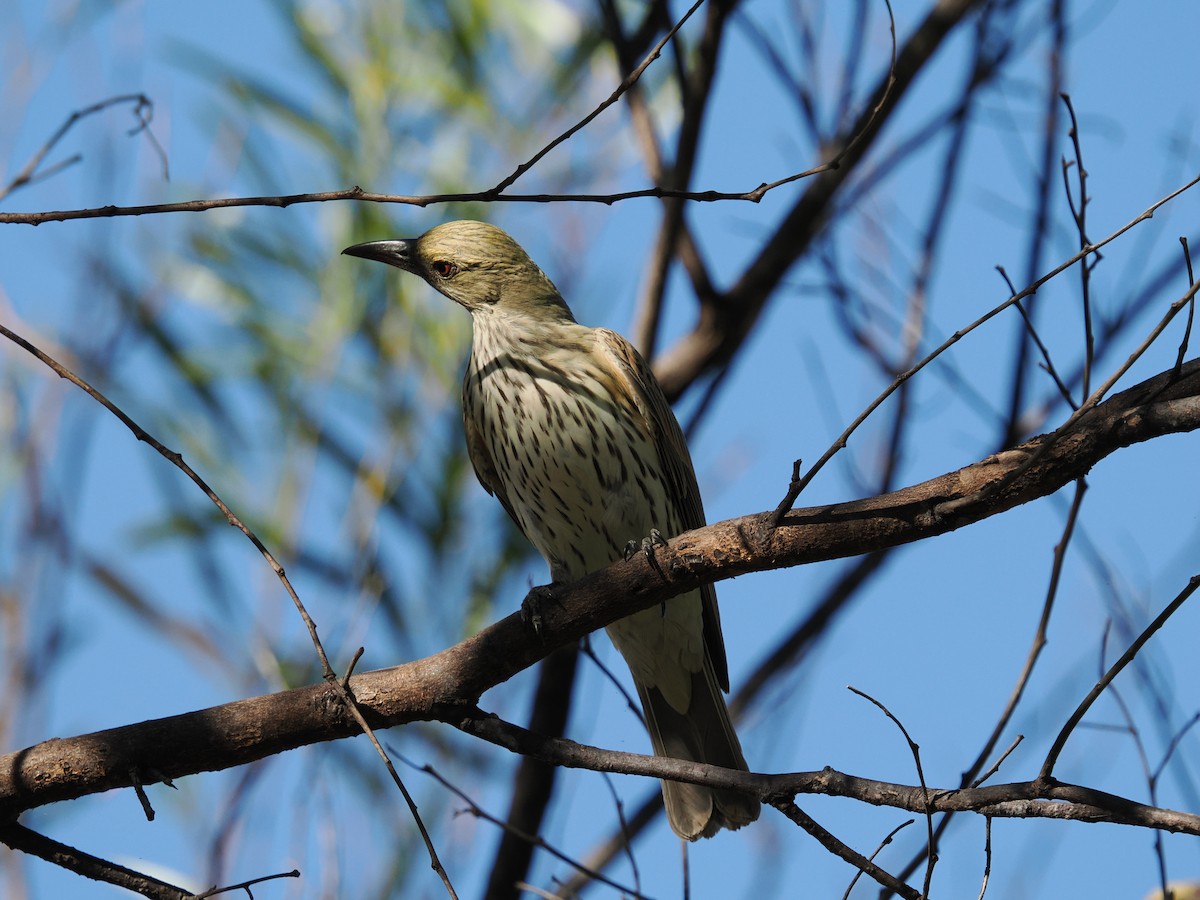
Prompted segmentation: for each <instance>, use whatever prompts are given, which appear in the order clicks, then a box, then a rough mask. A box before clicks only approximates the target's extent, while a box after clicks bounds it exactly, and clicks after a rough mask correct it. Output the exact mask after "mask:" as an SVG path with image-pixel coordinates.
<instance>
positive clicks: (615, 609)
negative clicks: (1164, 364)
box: [0, 361, 1200, 819]
mask: <svg viewBox="0 0 1200 900" xmlns="http://www.w3.org/2000/svg"><path fill="white" fill-rule="evenodd" d="M1197 429H1200V361H1192V362H1191V363H1188V364H1187V365H1185V366H1183V368H1182V370H1181V371H1180V373H1179V377H1178V378H1176V377H1174V373H1173V372H1167V373H1164V374H1162V375H1158V376H1156V377H1155V378H1152V379H1150V380H1148V381H1145V382H1143V383H1142V384H1139V385H1137V386H1136V387H1133V388H1130V389H1129V390H1127V391H1124V392H1122V393H1120V394H1117V395H1115V396H1113V397H1112V398H1110V399H1109V400H1107V401H1105V402H1104V403H1101V404H1100V405H1098V406H1096V407H1095V408H1093V409H1091V410H1089V411H1088V412H1087V413H1085V414H1084V415H1083V416H1081V417H1080V418H1078V419H1076V420H1074V421H1073V422H1072V423H1071V424H1070V425H1069V426H1068V427H1066V428H1064V429H1063V430H1062V431H1061V433H1060V432H1054V433H1052V434H1048V435H1041V436H1039V437H1037V438H1034V439H1033V440H1031V441H1027V442H1026V443H1024V444H1022V445H1020V446H1019V447H1015V448H1013V449H1011V450H1007V451H1004V452H1002V453H999V454H995V455H993V456H989V457H987V458H986V459H983V460H981V461H979V462H977V463H975V464H973V465H970V466H967V467H965V468H963V469H960V470H958V471H957V472H951V473H949V474H946V475H942V476H939V477H938V478H934V479H931V480H929V481H926V482H923V483H921V484H918V485H914V486H912V487H908V488H904V489H902V490H899V491H893V492H892V493H889V494H883V495H880V496H878V497H872V498H869V499H866V500H857V501H852V502H849V503H839V504H834V505H831V506H822V507H811V508H807V509H798V510H793V511H792V512H790V513H788V514H787V516H785V517H784V519H783V521H782V523H781V524H780V525H779V526H778V527H775V526H773V524H772V522H773V516H774V514H773V513H772V512H771V511H767V512H762V513H757V514H755V515H750V516H744V517H742V518H738V519H730V520H728V521H725V522H719V523H717V524H715V525H710V526H708V527H706V528H702V529H697V530H696V531H692V532H688V533H686V534H683V535H680V536H679V537H677V538H675V539H674V540H672V541H671V542H670V545H669V547H667V548H664V549H662V550H661V551H660V552H659V559H658V563H657V565H653V566H652V565H651V564H650V563H649V562H648V561H647V560H646V559H645V557H644V556H643V555H642V554H638V555H637V556H636V557H634V559H633V560H631V561H630V562H623V561H622V562H617V563H614V564H613V565H611V566H609V567H608V568H606V569H603V570H601V571H599V572H596V573H593V574H592V575H589V576H587V577H586V578H583V579H580V580H579V581H578V582H576V583H575V584H573V585H570V586H569V587H568V588H566V589H563V590H562V591H561V593H560V599H561V601H562V602H561V605H559V604H553V603H551V604H543V610H544V616H543V632H542V639H539V638H538V637H537V636H535V635H533V634H532V633H531V632H530V631H529V629H528V628H527V627H526V626H525V625H524V624H523V623H522V621H521V617H520V616H519V615H517V614H514V615H511V616H508V617H507V618H505V619H502V620H501V621H499V622H497V623H495V624H494V625H492V626H490V627H488V628H486V629H484V630H483V631H481V632H480V633H479V634H477V635H475V636H474V637H471V638H469V639H468V640H465V641H463V642H462V643H460V644H457V645H456V646H454V647H451V648H449V649H447V650H444V651H442V652H441V653H438V654H435V655H434V656H431V657H428V658H426V659H423V660H418V661H416V662H412V663H408V664H406V665H402V666H397V667H395V668H392V669H385V670H380V671H377V672H371V673H367V674H364V675H358V676H355V677H354V678H353V679H351V687H352V688H353V690H354V693H355V696H356V697H357V698H358V700H359V701H360V703H361V705H362V707H363V710H364V713H365V715H366V716H367V719H368V721H370V723H371V725H372V726H374V727H385V726H389V725H398V724H402V723H405V722H412V721H417V720H430V719H437V720H442V721H449V722H457V721H459V720H460V719H461V718H463V717H464V715H466V714H468V712H469V710H470V709H471V708H472V707H473V705H474V703H475V701H476V699H477V698H478V697H479V696H480V695H481V694H482V693H483V692H484V691H486V690H488V689H489V688H492V687H494V686H496V685H498V684H500V683H502V682H503V681H506V680H507V679H508V678H510V677H512V676H513V675H514V674H516V673H517V672H519V671H521V670H523V669H525V668H528V667H529V666H531V665H533V664H534V663H535V662H537V661H538V660H539V659H542V658H543V657H545V656H546V655H547V654H548V653H549V652H550V651H551V650H553V649H554V648H555V647H559V646H563V645H565V644H568V643H571V642H573V641H576V640H578V639H579V638H581V637H582V636H583V635H585V634H588V633H590V632H592V631H595V630H597V629H598V628H601V627H603V626H604V625H606V624H608V623H609V622H612V621H614V620H615V619H618V618H620V617H622V616H625V615H628V614H630V613H632V612H634V611H636V610H639V609H645V608H648V607H650V606H653V605H655V604H658V603H661V602H662V601H664V600H666V599H668V598H669V597H671V596H674V595H675V594H678V593H682V592H683V591H686V590H690V589H692V588H694V587H696V586H697V585H699V584H701V583H703V582H706V581H718V580H722V579H726V578H732V577H734V576H737V575H742V574H745V573H747V572H754V571H764V570H768V569H779V568H786V567H788V566H796V565H801V564H804V563H808V562H816V561H819V560H827V559H834V558H841V557H847V556H855V555H858V554H861V553H868V552H871V551H874V550H880V549H883V548H886V547H893V546H897V545H900V544H905V543H909V542H911V541H916V540H920V539H922V538H927V537H932V536H934V535H938V534H943V533H945V532H948V531H953V530H954V529H957V528H961V527H963V526H964V525H969V524H971V523H973V522H977V521H980V520H981V519H985V518H988V517H989V516H992V515H996V514H997V513H1001V512H1004V511H1005V510H1008V509H1011V508H1013V507H1015V506H1018V505H1020V504H1022V503H1028V502H1029V501H1031V500H1034V499H1037V498H1039V497H1044V496H1047V495H1049V494H1052V493H1054V492H1055V491H1057V490H1058V489H1059V488H1061V487H1063V486H1064V485H1066V484H1069V483H1070V482H1072V481H1074V480H1075V479H1076V478H1078V477H1079V476H1081V475H1083V474H1084V473H1086V472H1088V471H1089V470H1090V469H1091V468H1092V467H1093V466H1095V465H1096V463H1098V462H1099V461H1100V460H1102V459H1104V457H1106V456H1107V455H1109V454H1110V453H1113V452H1114V451H1116V450H1118V449H1120V448H1122V447H1127V446H1129V445H1131V444H1134V443H1138V442H1140V441H1146V440H1150V439H1153V438H1156V437H1160V436H1162V435H1165V434H1170V433H1178V432H1187V431H1194V430H1197ZM1047 447H1048V448H1049V449H1045V448H1047ZM1035 453H1039V454H1040V456H1039V459H1038V462H1037V464H1036V465H1033V466H1029V467H1027V468H1024V470H1023V471H1021V474H1020V475H1019V477H1016V478H1010V477H1009V476H1010V475H1011V474H1012V473H1013V472H1016V471H1018V470H1019V469H1021V468H1022V466H1023V463H1024V462H1025V461H1026V460H1028V459H1029V458H1030V457H1031V455H1033V454H1035ZM996 485H1000V487H998V488H995V489H993V487H994V486H996ZM969 497H977V498H979V499H977V500H975V501H973V502H968V503H966V504H962V505H955V506H953V514H951V515H941V514H939V512H938V510H939V508H943V509H944V508H946V505H947V504H948V502H949V501H954V500H959V499H961V498H969ZM660 569H661V570H662V571H663V572H665V573H666V574H667V579H664V578H663V576H662V575H660V574H659V570H660ZM357 731H358V727H357V726H356V724H355V723H354V722H353V720H352V719H350V718H349V716H347V714H346V713H345V711H344V709H343V707H342V705H341V704H340V703H339V702H338V701H337V698H336V694H335V691H334V689H333V688H332V687H331V686H329V685H327V684H324V683H322V684H318V685H313V686H310V687H304V688H298V689H295V690H291V691H285V692H282V693H278V694H273V695H269V696H265V697H256V698H253V699H249V700H240V701H237V702H235V703H229V704H225V705H223V706H218V707H213V708H210V709H205V710H200V711H197V712H193V713H186V714H183V715H178V716H171V717H169V718H165V719H156V720H153V721H150V722H143V723H140V724H136V725H127V726H124V727H121V728H115V729H111V730H108V731H101V732H96V733H93V734H88V735H82V736H79V737H73V738H66V739H54V740H49V741H45V742H43V743H41V744H37V745H35V746H33V747H29V748H27V749H25V750H21V751H18V752H16V753H11V754H8V755H6V756H3V757H0V819H5V818H10V817H13V816H15V815H18V814H19V813H20V812H22V811H23V810H26V809H30V808H33V807H36V806H41V805H43V804H46V803H51V802H54V801H57V800H67V799H72V798H74V797H79V796H82V795H85V794H91V793H96V792H99V791H103V790H108V789H111V788H116V787H128V786H129V785H130V784H131V777H130V773H131V772H134V773H140V774H141V781H142V783H144V784H150V783H152V782H154V781H155V780H161V779H162V778H163V777H164V776H165V777H168V778H177V777H181V776H183V775H189V774H194V773H196V772H203V771H211V770H217V769H225V768H229V767H231V766H236V765H242V764H245V763H248V762H252V761H253V760H256V759H262V758H263V757H266V756H269V755H272V754H274V753H279V752H281V751H284V750H288V749H292V748H295V747H300V746H304V745H306V744H312V743H316V742H318V741H326V740H333V739H336V738H341V737H347V736H350V735H352V734H355V733H357Z"/></svg>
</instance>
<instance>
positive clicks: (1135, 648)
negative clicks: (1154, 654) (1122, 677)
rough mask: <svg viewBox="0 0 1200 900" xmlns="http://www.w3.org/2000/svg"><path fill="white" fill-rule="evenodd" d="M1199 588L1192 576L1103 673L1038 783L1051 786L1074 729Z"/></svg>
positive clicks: (1049, 755)
mask: <svg viewBox="0 0 1200 900" xmlns="http://www.w3.org/2000/svg"><path fill="white" fill-rule="evenodd" d="M1198 588H1200V575H1193V576H1192V577H1191V578H1190V579H1189V580H1188V583H1187V586H1186V587H1185V588H1184V589H1183V590H1181V591H1180V592H1179V593H1178V594H1177V595H1176V596H1175V599H1174V600H1172V601H1171V602H1170V603H1168V604H1167V606H1166V608H1165V609H1164V610H1163V611H1162V612H1160V613H1159V614H1158V615H1157V616H1156V617H1155V619H1154V621H1153V622H1151V623H1150V624H1149V625H1147V626H1146V628H1145V630H1143V631H1142V633H1141V634H1139V635H1138V636H1137V639H1136V640H1135V641H1134V642H1133V643H1132V644H1130V645H1129V648H1128V649H1127V650H1126V651H1125V652H1124V653H1122V654H1121V658H1120V659H1118V660H1117V661H1116V662H1115V663H1113V664H1112V666H1110V667H1109V669H1108V671H1107V672H1105V673H1104V676H1103V677H1102V678H1101V679H1100V680H1099V681H1098V682H1096V684H1095V686H1094V687H1093V688H1092V689H1091V690H1090V691H1089V692H1088V695H1087V696H1086V697H1084V698H1083V700H1082V702H1080V704H1079V706H1078V707H1076V709H1075V711H1074V712H1073V713H1071V716H1070V718H1069V719H1067V721H1066V724H1064V725H1063V727H1062V730H1061V731H1059V733H1058V737H1056V738H1055V739H1054V743H1053V744H1051V746H1050V752H1049V753H1047V754H1046V760H1045V762H1043V763H1042V768H1041V771H1040V772H1039V773H1038V781H1039V782H1046V783H1049V782H1050V780H1051V779H1052V777H1053V772H1054V765H1055V763H1057V762H1058V757H1059V754H1061V753H1062V750H1063V747H1064V746H1066V743H1067V738H1069V737H1070V736H1071V732H1072V731H1074V730H1075V727H1076V726H1077V725H1078V724H1079V722H1080V721H1081V720H1082V719H1083V717H1084V716H1085V715H1087V711H1088V710H1089V709H1091V708H1092V704H1093V703H1095V702H1096V700H1097V699H1098V698H1099V697H1100V695H1101V694H1102V693H1104V689H1105V688H1107V687H1108V686H1109V685H1110V684H1112V681H1113V679H1114V678H1116V677H1117V676H1118V675H1119V674H1120V673H1121V670H1122V669H1124V668H1125V667H1126V666H1127V665H1129V663H1130V662H1132V661H1133V658H1134V657H1135V656H1137V654H1138V653H1139V652H1140V651H1141V649H1142V647H1144V646H1145V644H1146V642H1147V641H1149V640H1150V638H1152V637H1153V636H1154V635H1155V633H1156V632H1157V631H1158V630H1159V629H1160V628H1162V627H1163V625H1165V624H1166V622H1167V620H1168V619H1169V618H1171V616H1173V615H1174V614H1175V612H1176V611H1177V610H1178V609H1179V607H1181V606H1183V604H1184V602H1185V601H1186V600H1187V599H1188V597H1190V596H1191V595H1192V594H1194V593H1195V592H1196V590H1197V589H1198Z"/></svg>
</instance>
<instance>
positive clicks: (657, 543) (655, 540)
mask: <svg viewBox="0 0 1200 900" xmlns="http://www.w3.org/2000/svg"><path fill="white" fill-rule="evenodd" d="M665 546H667V539H666V538H665V537H663V536H662V532H661V531H659V530H658V529H657V528H651V529H650V536H649V537H644V538H642V540H641V541H640V542H638V541H629V542H628V543H627V544H626V545H625V550H624V552H623V553H622V554H621V555H622V556H624V557H625V562H629V561H630V560H631V559H633V557H634V556H635V555H636V554H637V552H638V550H641V551H642V552H643V553H645V554H646V562H648V563H650V568H652V569H654V571H655V572H657V573H658V574H659V577H661V578H662V579H663V580H664V581H666V579H667V575H666V573H665V572H663V570H662V566H660V565H659V564H658V557H656V556H655V555H654V548H655V547H665Z"/></svg>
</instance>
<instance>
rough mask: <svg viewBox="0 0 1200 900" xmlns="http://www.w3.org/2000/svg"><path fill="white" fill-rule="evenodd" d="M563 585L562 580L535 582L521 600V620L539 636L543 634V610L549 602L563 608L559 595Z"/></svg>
mask: <svg viewBox="0 0 1200 900" xmlns="http://www.w3.org/2000/svg"><path fill="white" fill-rule="evenodd" d="M562 586H563V582H561V581H552V582H550V583H549V584H535V585H534V586H533V587H531V588H530V589H529V593H528V594H526V595H525V599H524V600H522V601H521V621H522V622H524V623H525V624H526V625H528V626H529V627H530V628H532V629H533V633H534V634H536V635H537V636H538V637H541V636H542V626H543V624H544V620H543V617H542V610H544V609H545V608H546V604H547V603H554V604H556V605H557V606H558V607H559V609H562V608H563V604H562V600H560V599H559V597H558V591H559V588H561V587H562Z"/></svg>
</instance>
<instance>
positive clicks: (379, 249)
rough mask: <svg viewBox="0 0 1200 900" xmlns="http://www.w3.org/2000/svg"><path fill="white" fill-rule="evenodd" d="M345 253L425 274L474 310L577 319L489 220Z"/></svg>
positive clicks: (452, 224)
mask: <svg viewBox="0 0 1200 900" xmlns="http://www.w3.org/2000/svg"><path fill="white" fill-rule="evenodd" d="M342 252H343V253H346V254H348V255H350V256H359V257H362V258H363V259H374V260H378V261H379V262H384V263H387V264H388V265H391V266H396V267H397V268H399V269H403V270H404V271H406V272H412V273H413V274H414V275H420V276H421V277H422V278H424V279H425V280H426V281H428V282H429V283H430V284H431V285H433V287H434V288H436V289H437V290H438V291H440V292H441V293H443V294H445V295H446V296H447V297H449V298H450V299H451V300H453V301H454V302H455V303H459V304H461V305H462V306H465V307H466V308H467V309H468V310H470V311H471V313H472V314H474V313H479V312H485V313H486V312H497V313H502V314H505V315H528V316H533V317H535V318H539V319H554V320H561V319H565V320H567V321H574V319H573V318H572V317H571V312H570V310H569V309H568V308H567V305H566V303H564V302H563V299H562V297H561V296H560V295H559V293H558V289H557V288H556V287H555V286H554V284H553V282H551V281H550V279H549V278H547V277H546V276H545V274H544V273H543V272H542V270H541V269H539V268H538V267H537V264H536V263H535V262H534V261H533V260H532V259H530V258H529V255H528V254H527V253H526V252H525V251H524V250H523V249H521V245H520V244H518V243H517V242H516V241H514V240H513V239H512V238H511V237H509V236H508V235H507V234H506V233H505V232H503V231H501V230H500V229H499V228H497V227H496V226H495V225H489V224H488V223H486V222H470V221H461V222H447V223H445V224H444V225H438V226H436V227H435V228H431V229H430V230H429V231H427V232H425V233H424V234H423V235H421V236H420V237H418V238H407V239H404V240H396V241H371V242H369V243H366V244H355V245H354V246H353V247H347V248H346V249H345V250H343V251H342Z"/></svg>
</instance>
